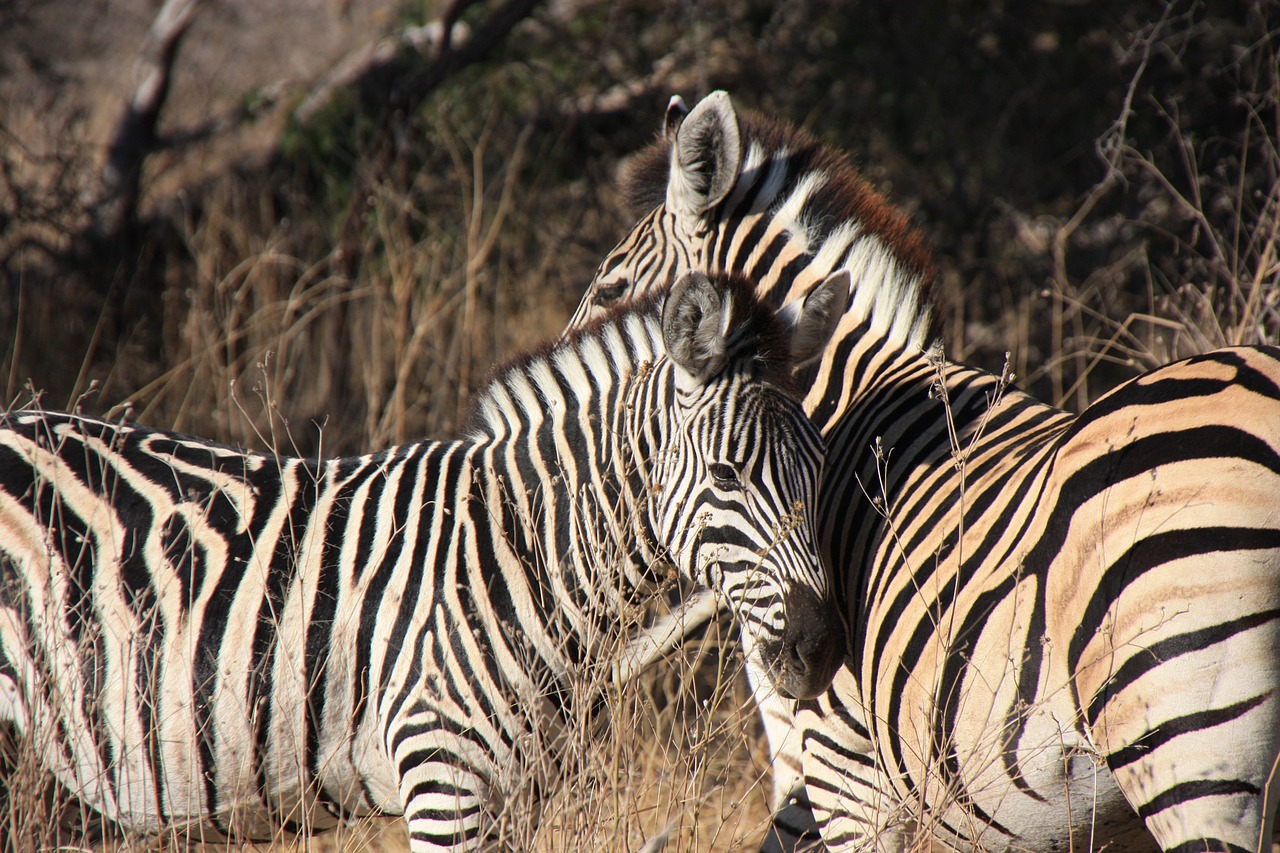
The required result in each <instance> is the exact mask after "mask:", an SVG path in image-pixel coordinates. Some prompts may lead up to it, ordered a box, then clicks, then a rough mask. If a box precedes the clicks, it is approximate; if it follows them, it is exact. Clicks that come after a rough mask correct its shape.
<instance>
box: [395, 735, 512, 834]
mask: <svg viewBox="0 0 1280 853" xmlns="http://www.w3.org/2000/svg"><path fill="white" fill-rule="evenodd" d="M406 759H408V760H410V761H413V762H415V763H414V765H413V766H412V767H411V768H408V769H407V770H406V771H405V772H404V773H403V774H402V777H401V782H400V797H401V800H402V801H403V803H404V819H405V822H406V823H407V824H408V826H409V850H410V851H411V853H446V851H449V853H464V851H468V853H469V851H474V850H481V849H489V848H491V847H492V846H494V842H495V841H496V839H495V838H494V837H493V830H494V828H495V825H496V820H495V816H494V815H495V811H496V810H495V809H493V808H492V798H491V795H490V785H489V780H488V775H487V774H484V773H481V772H477V771H475V770H473V769H471V768H469V767H467V766H466V764H465V763H464V762H463V761H462V759H461V757H460V756H459V755H458V754H457V753H456V752H455V751H454V750H451V749H446V748H440V747H438V748H434V749H428V750H426V751H425V752H422V753H415V754H411V755H406V756H404V758H401V759H400V764H401V765H402V766H403V764H404V761H405V760H406Z"/></svg>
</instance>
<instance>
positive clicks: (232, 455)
mask: <svg viewBox="0 0 1280 853" xmlns="http://www.w3.org/2000/svg"><path fill="white" fill-rule="evenodd" d="M847 287H848V285H847V282H846V281H844V280H843V278H841V277H836V278H835V279H833V284H832V285H831V287H830V289H831V291H832V292H837V293H840V294H841V295H843V294H844V292H846V291H847ZM831 305H833V306H834V305H836V303H835V302H832V303H831ZM659 306H661V314H659ZM842 308H843V304H842V303H840V304H839V307H837V308H836V309H835V310H832V311H828V312H827V313H826V314H823V313H822V312H820V311H809V312H797V311H788V312H784V313H783V314H782V315H780V316H774V314H773V312H772V311H771V310H769V309H767V308H764V307H763V306H762V305H761V304H760V303H758V302H757V301H756V300H755V298H754V296H753V295H752V293H751V289H750V286H749V285H748V284H746V283H744V282H743V281H741V280H737V279H734V280H729V279H724V278H717V280H716V281H714V282H713V281H710V280H708V279H707V277H705V276H702V275H691V276H688V277H686V278H684V279H682V280H681V281H680V282H679V283H677V284H676V286H675V287H674V289H673V290H672V291H671V292H670V293H669V294H668V295H665V297H664V299H663V300H662V301H661V302H657V301H654V300H648V301H642V303H641V304H640V305H638V306H635V307H634V308H633V309H632V310H629V311H624V312H621V313H618V314H616V315H615V316H612V317H609V318H606V319H605V320H604V321H602V322H601V323H599V324H596V325H594V326H592V327H591V328H589V329H587V330H585V331H584V332H582V333H581V334H579V335H577V336H575V337H573V338H571V339H569V340H567V341H563V342H561V343H560V344H559V345H557V346H556V347H554V348H550V349H547V350H544V351H540V352H537V353H534V354H533V355H531V356H529V357H526V358H524V359H522V360H518V361H516V362H515V363H513V364H512V365H511V366H509V367H507V368H505V369H504V370H502V371H500V372H499V373H498V374H497V376H496V378H495V379H494V380H493V381H492V383H491V384H490V385H489V386H488V389H487V390H486V391H485V392H484V394H483V396H482V397H481V398H480V400H479V403H478V406H477V410H476V415H475V417H474V422H473V425H472V427H471V430H470V432H469V434H468V436H467V437H466V438H464V439H462V440H457V441H445V442H432V441H428V442H422V443H418V444H411V445H407V446H403V447H396V448H392V449H390V450H386V451H383V452H380V453H376V454H373V455H370V456H363V457H358V458H345V459H335V460H330V461H313V460H304V459H289V458H281V457H277V456H270V455H262V454H245V453H242V452H240V451H238V450H234V449H231V448H228V447H224V446H221V445H218V444H214V443H211V442H208V441H203V440H201V439H197V438H191V437H187V436H181V435H176V434H173V433H168V432H162V431H159V430H153V429H147V428H144V427H139V426H134V425H130V424H124V423H111V422H107V421H102V420H97V419H93V418H87V417H80V416H77V415H70V414H59V413H51V412H41V411H19V412H14V413H11V414H7V415H4V416H3V417H2V418H0V653H2V654H0V719H5V720H10V721H13V722H15V723H16V724H17V726H18V728H19V729H20V730H22V731H23V733H24V734H25V736H26V739H27V740H28V741H29V742H30V743H31V744H32V745H33V748H36V749H39V750H42V760H43V763H44V764H45V765H46V766H47V767H48V768H49V769H50V770H51V771H52V772H53V773H54V774H56V776H57V778H58V779H59V780H60V781H61V782H62V783H64V784H65V785H66V786H67V787H68V788H69V789H70V790H71V791H72V792H74V793H76V794H78V795H79V796H80V797H81V798H82V799H83V800H84V801H85V802H86V803H87V804H89V805H90V806H91V807H92V808H94V809H96V810H98V811H99V812H101V813H102V814H103V815H104V816H105V817H107V818H108V819H110V820H112V821H116V822H120V823H122V824H124V825H126V826H127V827H130V828H133V829H138V830H155V829H158V828H161V827H169V826H177V827H183V826H189V825H192V824H197V823H199V824H212V826H213V827H214V828H215V829H216V830H218V831H219V832H220V833H222V834H225V835H227V836H233V837H236V836H250V837H253V836H260V835H263V834H268V833H270V832H272V831H273V830H274V829H275V828H277V827H281V826H283V827H286V828H290V827H295V828H296V827H303V826H305V827H323V826H325V825H326V824H332V823H334V822H336V821H338V820H340V819H342V818H346V817H349V816H353V815H359V814H362V813H366V812H386V813H403V814H404V815H405V818H406V820H407V822H408V825H409V834H410V846H411V849H412V850H414V851H436V850H468V849H474V848H475V847H477V846H478V845H480V844H481V843H485V842H486V840H494V839H493V835H492V832H493V829H494V823H495V820H496V818H497V816H498V814H499V813H500V811H501V809H502V805H503V795H504V793H505V792H506V791H507V790H509V788H510V786H512V785H515V784H517V783H518V782H520V781H521V780H518V779H512V778H511V776H512V774H513V773H514V772H517V771H519V770H521V769H524V768H528V767H529V765H530V763H531V762H530V761H529V760H528V759H529V756H528V753H529V752H530V751H533V750H536V749H537V748H539V746H540V745H542V746H543V747H545V748H549V749H552V750H554V749H555V745H556V739H557V737H559V736H561V735H562V734H563V733H564V731H565V728H564V727H565V725H566V721H568V720H570V719H573V718H574V715H575V714H576V713H577V712H576V711H575V710H574V708H573V707H570V705H571V703H572V701H574V700H573V695H574V689H575V684H580V683H586V684H588V685H590V684H599V683H600V681H601V679H602V678H604V677H605V676H604V675H602V674H601V673H602V672H603V673H604V674H606V675H607V673H608V663H609V656H610V652H611V650H612V649H613V648H615V646H616V645H617V635H618V632H619V631H620V630H621V628H620V626H622V625H625V624H627V621H626V616H627V613H628V612H629V610H631V609H634V608H635V607H636V606H637V605H639V604H641V603H643V601H644V600H645V598H644V596H645V595H646V594H647V593H646V591H647V590H648V589H649V588H650V587H652V586H653V585H654V582H655V581H656V580H657V575H658V574H659V573H658V572H657V571H656V570H655V569H653V568H651V567H653V566H655V565H657V564H659V563H664V562H666V561H669V562H670V563H671V564H673V565H674V566H675V568H676V570H677V571H678V572H679V573H680V575H682V576H683V577H684V578H686V579H687V580H690V581H700V582H703V583H707V584H709V585H710V587H711V588H713V589H715V590H716V591H717V593H718V594H720V595H722V596H724V599H725V601H726V602H727V606H728V607H730V608H731V609H732V610H733V611H734V612H735V613H736V614H737V615H738V616H739V617H740V618H741V620H743V621H742V624H743V626H744V627H743V630H744V632H745V633H747V634H749V635H750V636H751V637H752V640H753V650H752V654H753V655H754V657H755V658H756V659H757V661H758V662H759V664H760V665H762V666H764V667H765V669H767V670H768V671H769V673H770V677H771V678H772V679H773V682H774V683H775V684H776V686H777V688H778V689H779V690H780V691H782V692H785V693H788V694H790V695H794V696H814V695H816V694H817V693H819V692H821V691H822V690H823V689H824V688H825V687H826V686H827V684H828V683H829V682H830V680H831V677H832V674H833V672H834V670H835V668H836V667H837V666H838V665H839V658H840V651H839V649H840V647H841V646H842V645H843V642H842V641H841V638H842V636H843V628H842V626H841V623H840V621H839V618H838V616H837V615H836V612H835V609H834V599H833V597H832V595H831V590H830V585H829V583H828V581H827V579H826V577H825V575H824V574H823V572H822V569H821V565H820V563H819V560H818V558H817V553H816V545H815V542H814V538H813V533H812V530H811V522H810V518H809V516H808V514H807V510H808V508H809V507H811V506H812V503H813V498H814V493H815V490H816V488H817V481H818V476H819V471H820V466H821V461H822V456H821V440H820V438H819V436H818V434H817V432H816V430H815V429H814V428H813V427H812V425H810V423H809V421H808V420H807V419H806V418H805V416H804V414H803V412H802V410H801V408H800V406H799V404H798V402H797V401H796V400H795V399H793V397H791V396H790V395H789V393H788V391H787V388H788V386H789V383H790V366H791V361H790V357H789V355H788V352H789V349H791V346H792V341H794V342H795V343H796V345H797V347H803V346H805V345H806V344H812V343H814V342H816V343H817V345H818V347H821V345H822V343H823V342H824V341H825V339H826V337H827V335H828V334H829V332H830V330H831V327H832V320H833V319H836V318H838V316H839V310H841V309H842ZM788 325H789V326H790V328H788ZM795 352H796V355H797V356H798V357H800V358H804V357H806V353H805V351H804V350H803V349H802V348H798V349H796V350H795ZM587 701H588V702H590V701H592V697H588V699H587ZM551 757H552V758H553V759H554V753H553V754H552V756H551ZM533 763H535V764H536V761H535V762H533ZM535 781H536V780H535Z"/></svg>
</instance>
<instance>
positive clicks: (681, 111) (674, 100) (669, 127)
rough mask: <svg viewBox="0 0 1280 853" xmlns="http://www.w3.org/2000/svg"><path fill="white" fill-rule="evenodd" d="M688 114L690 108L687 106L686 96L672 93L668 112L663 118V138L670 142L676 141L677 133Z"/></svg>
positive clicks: (668, 103)
mask: <svg viewBox="0 0 1280 853" xmlns="http://www.w3.org/2000/svg"><path fill="white" fill-rule="evenodd" d="M688 114H689V108H688V107H687V106H685V103H684V98H682V97H680V96H679V95H672V96H671V100H670V101H667V114H666V115H665V116H663V118H662V138H663V139H665V140H667V141H668V142H674V141H675V138H676V133H677V132H678V131H679V130H680V125H681V124H683V123H684V117H685V116H687V115H688Z"/></svg>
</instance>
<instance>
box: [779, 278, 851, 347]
mask: <svg viewBox="0 0 1280 853" xmlns="http://www.w3.org/2000/svg"><path fill="white" fill-rule="evenodd" d="M852 285H853V279H852V277H851V276H850V275H849V271H848V270H840V271H839V272H835V273H832V274H831V275H829V276H827V277H826V279H824V280H823V281H822V283H820V284H819V285H818V286H817V287H815V288H814V289H813V290H811V291H809V292H808V293H807V294H805V295H804V296H803V297H802V298H800V299H794V300H792V301H791V302H788V303H787V304H786V305H785V306H783V308H782V310H781V311H779V312H778V319H779V320H780V321H781V322H782V324H783V325H785V326H786V327H787V328H789V329H790V330H791V358H792V362H793V364H794V366H795V367H797V368H800V367H804V366H805V365H807V364H809V363H811V362H813V361H815V360H816V359H818V358H820V357H821V356H822V351H823V350H824V349H826V346H827V342H828V341H830V340H831V336H832V335H834V334H835V331H836V326H837V325H839V324H840V318H841V317H843V316H844V312H845V309H847V308H848V307H849V292H850V289H851V287H852Z"/></svg>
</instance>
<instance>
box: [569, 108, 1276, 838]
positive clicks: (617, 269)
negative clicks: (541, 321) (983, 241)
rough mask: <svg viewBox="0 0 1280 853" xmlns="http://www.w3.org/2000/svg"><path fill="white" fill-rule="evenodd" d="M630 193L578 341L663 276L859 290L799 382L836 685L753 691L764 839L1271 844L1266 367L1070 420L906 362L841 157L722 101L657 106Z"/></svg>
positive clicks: (1193, 362) (1162, 382)
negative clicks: (831, 597) (764, 800)
mask: <svg viewBox="0 0 1280 853" xmlns="http://www.w3.org/2000/svg"><path fill="white" fill-rule="evenodd" d="M631 193H632V196H633V198H635V199H636V200H637V201H638V202H640V203H641V204H645V205H647V206H648V207H649V208H651V212H650V213H649V214H647V215H646V216H645V217H644V218H643V219H642V220H641V221H640V223H639V224H638V225H637V226H636V227H635V228H634V229H633V230H632V231H631V233H630V234H629V235H628V236H627V237H626V238H625V239H624V240H623V242H622V243H621V244H620V245H619V246H618V248H617V249H615V250H614V251H613V252H612V253H611V254H610V255H609V256H608V257H607V258H606V259H605V261H604V262H603V263H602V264H601V266H600V270H599V273H598V276H597V279H596V281H595V282H594V283H593V285H592V288H591V290H590V291H589V293H588V294H587V295H586V297H585V298H584V301H583V303H582V305H581V306H580V307H579V310H578V312H577V315H576V316H575V320H574V322H582V321H583V320H584V319H585V318H587V317H589V316H590V315H591V314H592V313H594V312H595V311H597V310H599V309H600V308H601V307H602V306H604V305H607V304H609V303H610V302H611V301H612V300H614V299H616V298H619V297H621V296H624V295H632V294H635V293H642V292H644V291H645V290H646V289H648V288H650V287H652V286H654V285H656V284H660V283H662V282H665V281H667V280H668V279H669V278H670V277H671V276H672V275H675V274H676V273H678V272H680V271H682V270H684V269H686V268H695V269H709V270H733V271H736V272H740V273H745V274H748V275H750V276H751V277H752V278H753V280H755V281H757V282H758V284H759V291H760V293H761V295H762V297H763V298H764V299H765V300H766V301H769V302H771V303H773V304H792V303H794V302H796V301H797V300H803V298H804V294H805V293H806V292H807V291H808V290H809V289H810V288H811V287H812V285H813V284H814V283H815V282H817V281H820V280H823V279H824V278H825V277H827V276H828V275H830V274H831V273H832V271H834V270H844V271H847V272H848V273H849V274H850V276H851V281H852V287H853V293H852V297H851V299H850V302H849V307H848V310H847V312H846V314H845V316H844V318H843V319H842V320H841V322H840V324H839V326H838V328H837V331H836V334H835V336H834V337H833V339H832V341H831V343H830V345H829V346H828V348H827V350H826V352H825V353H824V355H823V356H822V358H821V359H820V360H819V362H818V363H817V364H816V365H815V366H813V367H811V368H810V369H809V370H807V371H806V372H805V373H804V374H803V375H802V376H801V377H800V381H801V384H802V386H803V387H805V389H806V396H805V408H806V411H808V412H809V414H810V416H811V417H812V418H813V419H814V421H815V423H817V424H818V426H819V427H820V428H821V429H822V431H823V434H824V437H825V439H826V442H827V450H828V458H827V467H826V469H825V472H824V476H823V484H822V487H821V489H820V494H819V505H818V509H817V516H818V518H817V523H818V529H819V539H820V547H821V549H822V550H823V552H824V556H825V557H826V558H827V559H828V560H829V562H830V564H831V565H832V567H833V570H834V571H835V573H836V576H837V584H838V585H839V593H840V596H841V598H842V602H843V605H844V607H845V608H846V615H847V618H848V624H849V626H850V635H849V637H850V647H849V650H848V653H849V657H848V666H847V667H846V668H844V669H842V670H841V671H840V672H839V673H838V674H837V676H836V679H835V682H834V683H833V685H832V687H831V689H830V690H829V691H828V692H827V693H826V694H825V695H824V696H822V697H820V698H819V699H818V700H816V701H803V702H800V703H789V702H785V701H781V700H780V699H779V698H778V697H777V696H776V694H774V693H773V692H772V691H770V690H768V688H767V685H766V684H764V679H763V678H761V677H760V676H759V674H757V676H756V678H755V679H754V680H753V682H754V684H755V686H756V688H757V690H756V695H757V699H758V701H759V702H760V703H761V706H762V709H763V711H764V713H765V715H766V728H767V731H768V733H769V736H770V741H771V745H772V747H773V749H774V751H775V756H776V757H775V762H774V771H775V784H776V785H777V786H778V788H779V789H780V790H779V793H780V794H790V795H791V796H792V797H793V800H794V801H793V802H792V803H791V804H790V805H789V806H788V807H787V808H785V809H783V810H782V811H780V812H779V813H778V814H777V816H776V818H775V827H774V832H773V834H772V836H771V838H770V839H769V840H768V841H767V844H766V846H767V847H770V848H774V849H776V847H779V846H783V847H785V846H790V845H794V844H796V843H797V839H798V838H802V839H806V840H812V838H813V835H814V833H813V827H814V825H815V824H814V822H813V821H814V819H815V815H816V821H817V824H816V825H817V826H818V827H820V828H821V835H822V838H823V840H824V841H825V842H826V844H827V846H828V847H829V848H830V849H833V850H846V849H867V850H871V849H874V850H902V849H906V848H907V847H908V846H909V845H911V844H912V843H915V842H917V841H918V840H919V839H921V838H932V839H934V840H936V841H938V842H940V843H942V844H946V845H949V846H952V847H955V848H959V849H967V850H974V849H983V850H1037V851H1044V850H1068V849H1095V848H1097V847H1099V846H1103V845H1111V847H1112V848H1114V849H1124V850H1140V849H1155V848H1157V847H1158V848H1159V849H1162V850H1165V851H1190V850H1197V851H1200V850H1214V851H1217V850H1232V851H1243V850H1255V849H1258V846H1259V843H1260V841H1259V839H1260V838H1262V839H1269V838H1270V837H1271V833H1272V828H1271V827H1272V826H1273V819H1274V812H1275V807H1276V797H1277V785H1280V781H1278V780H1275V779H1271V783H1270V786H1268V779H1269V776H1270V775H1271V774H1272V773H1273V772H1274V768H1275V767H1276V764H1275V762H1276V759H1277V754H1278V752H1280V350H1277V349H1275V348H1268V347H1260V348H1238V349H1230V350H1222V351H1219V352H1213V353H1209V354H1207V355H1204V356H1201V357H1198V358H1194V359H1190V360H1188V361H1183V362H1179V363H1176V364H1172V365H1169V366H1167V367H1164V368H1162V369H1160V370H1156V371H1153V372H1152V373H1150V374H1148V375H1146V376H1143V377H1141V378H1139V379H1136V380H1134V381H1132V382H1130V383H1128V384H1126V385H1124V386H1122V387H1121V388H1118V389H1116V390H1115V391H1114V392H1112V393H1111V394H1109V395H1108V396H1106V397H1105V398H1103V399H1101V400H1099V401H1098V402H1097V403H1096V404H1094V405H1093V406H1092V407H1090V408H1089V409H1088V410H1087V411H1085V412H1084V413H1083V414H1082V415H1081V416H1080V417H1078V418H1072V417H1071V416H1069V415H1068V414H1066V413H1064V412H1061V411H1058V410H1056V409H1053V408H1051V407H1049V406H1045V405H1043V404H1041V403H1039V402H1037V401H1035V400H1034V399H1032V398H1030V397H1028V396H1027V395H1025V394H1022V393H1020V392H1018V391H1017V390H1015V389H1013V388H1011V387H1009V385H1008V381H1007V377H999V376H993V375H990V374H988V373H985V372H983V371H980V370H976V369H973V368H970V367H966V366H964V365H961V364H955V363H950V362H947V361H946V360H945V359H943V358H942V356H941V354H940V353H939V352H937V351H928V352H926V351H925V342H926V338H927V335H928V329H929V325H930V323H929V297H928V285H929V282H930V277H931V275H932V273H931V270H930V262H929V258H928V256H927V253H926V252H925V251H924V250H923V248H922V246H921V243H920V241H919V239H918V238H917V237H916V236H914V235H913V234H912V233H911V231H910V229H909V228H908V227H907V225H906V223H905V222H904V220H903V219H902V218H901V217H900V216H898V215H897V214H896V213H894V212H893V211H892V210H891V209H890V208H889V207H888V205H887V204H885V203H884V201H883V200H882V199H880V198H879V197H878V196H876V195H875V194H874V193H873V192H872V191H871V190H870V189H869V188H868V187H867V185H866V184H865V183H864V182H862V181H861V180H860V179H859V178H858V177H857V175H856V174H855V173H854V171H853V170H852V168H851V167H850V166H849V165H848V164H847V162H846V161H845V159H844V158H843V157H842V156H840V155H839V154H837V153H836V152H833V151H831V150H830V149H827V148H826V147H824V146H822V145H820V144H818V143H816V142H815V141H814V140H813V139H811V138H810V137H808V136H807V135H806V134H804V133H802V132H800V131H798V130H796V129H794V128H791V127H786V126H783V125H780V124H777V123H773V122H770V121H768V120H765V119H762V118H760V117H757V116H752V115H742V116H739V115H738V113H737V112H736V111H735V110H734V109H733V106H732V104H731V103H730V101H729V98H728V96H727V95H725V94H724V93H723V92H720V93H715V94H713V95H711V96H709V97H708V98H706V99H705V100H704V101H702V102H701V103H700V104H698V105H697V107H696V108H695V109H694V110H693V111H692V112H691V113H688V114H687V115H686V111H685V109H684V106H683V104H682V103H681V102H680V101H679V100H678V99H673V101H672V105H671V107H670V108H669V109H668V113H667V118H666V126H665V134H664V138H663V139H662V140H660V141H659V142H657V143H656V144H655V145H653V146H651V147H650V148H649V149H648V150H646V151H645V152H642V153H641V154H640V155H639V156H638V158H637V165H636V167H635V171H634V172H633V177H632V186H631ZM797 761H801V762H802V764H803V782H804V787H803V789H802V788H800V787H797V786H795V783H796V782H797V781H798V779H797V771H796V762H797ZM806 796H807V798H808V800H807V801H806ZM808 803H811V804H812V807H813V809H812V813H811V812H810V809H809V807H808Z"/></svg>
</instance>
